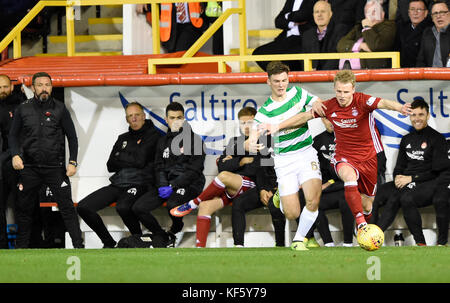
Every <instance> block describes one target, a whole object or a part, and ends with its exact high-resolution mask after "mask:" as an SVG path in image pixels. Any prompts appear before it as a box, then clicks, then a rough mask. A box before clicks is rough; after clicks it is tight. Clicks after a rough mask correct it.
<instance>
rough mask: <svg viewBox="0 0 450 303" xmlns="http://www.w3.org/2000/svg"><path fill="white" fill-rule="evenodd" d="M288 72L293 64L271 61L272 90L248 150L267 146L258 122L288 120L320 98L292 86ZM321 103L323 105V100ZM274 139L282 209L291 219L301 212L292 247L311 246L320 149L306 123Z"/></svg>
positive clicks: (269, 81)
mask: <svg viewBox="0 0 450 303" xmlns="http://www.w3.org/2000/svg"><path fill="white" fill-rule="evenodd" d="M288 73H289V67H288V66H286V65H284V64H282V63H281V62H277V61H275V62H271V63H269V64H268V65H267V74H268V79H267V84H268V85H269V86H270V88H271V90H272V94H271V96H270V97H269V99H268V100H267V101H266V102H265V103H264V105H263V106H262V107H261V108H260V109H259V110H258V113H257V114H256V116H255V119H254V120H255V122H256V123H255V125H254V127H253V129H252V132H251V134H250V137H249V140H247V141H246V146H245V148H246V150H249V151H251V152H256V151H259V150H261V148H263V147H264V146H263V144H261V143H259V144H258V143H257V142H258V137H259V132H258V131H257V125H258V124H264V123H270V124H273V123H274V122H279V121H284V120H287V119H289V118H291V117H293V116H295V115H296V114H298V113H300V112H305V111H309V110H311V109H313V107H314V106H313V105H314V104H315V102H316V101H317V100H319V98H318V97H317V96H314V95H311V94H310V93H308V92H307V91H306V90H305V89H303V88H300V87H298V86H294V87H291V88H289V89H288V88H287V87H288V84H289V78H288ZM318 104H319V105H320V102H319V103H318ZM314 108H315V107H314ZM273 139H274V143H273V144H274V145H273V151H274V168H275V172H276V175H277V181H278V186H279V187H278V190H279V193H280V197H281V205H280V209H281V211H282V212H283V213H284V215H285V217H286V218H287V219H289V220H295V219H297V218H298V217H299V216H300V219H299V224H298V228H297V232H296V234H295V236H294V239H293V242H292V245H291V248H292V249H294V250H308V248H306V245H305V243H304V242H303V240H304V238H305V236H306V234H307V233H308V231H309V229H310V228H311V226H312V225H313V224H314V222H315V221H316V218H317V215H318V207H319V201H320V195H321V193H322V177H321V172H320V164H319V160H318V158H317V152H316V150H315V149H314V148H313V147H312V143H313V140H312V136H311V133H310V131H309V129H308V124H304V125H301V126H300V127H294V128H290V129H284V130H281V131H280V132H277V133H274V134H273ZM300 186H301V187H302V188H303V192H304V194H305V200H306V206H305V207H304V209H303V211H302V212H301V211H300V201H299V198H298V190H299V187H300ZM300 212H301V214H300Z"/></svg>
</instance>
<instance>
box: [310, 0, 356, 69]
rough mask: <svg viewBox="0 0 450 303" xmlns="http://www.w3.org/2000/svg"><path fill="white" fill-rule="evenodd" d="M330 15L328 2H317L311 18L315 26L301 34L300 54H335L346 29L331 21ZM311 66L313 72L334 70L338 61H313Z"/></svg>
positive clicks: (337, 65)
mask: <svg viewBox="0 0 450 303" xmlns="http://www.w3.org/2000/svg"><path fill="white" fill-rule="evenodd" d="M332 15H333V12H332V11H331V5H330V4H329V3H328V2H325V1H317V2H316V4H314V9H313V17H314V22H315V23H316V26H314V27H311V28H309V29H308V30H306V31H305V32H304V33H303V35H302V44H301V45H302V53H337V50H336V46H337V43H338V42H339V40H340V39H341V38H342V37H343V36H345V34H346V33H347V31H346V29H347V27H346V26H345V25H343V24H336V23H335V22H334V21H331V20H333V19H332V18H331V17H332ZM330 21H331V22H330ZM312 64H313V69H315V70H334V69H338V67H339V60H314V61H313V63H312Z"/></svg>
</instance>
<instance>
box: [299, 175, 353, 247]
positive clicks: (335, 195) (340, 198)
mask: <svg viewBox="0 0 450 303" xmlns="http://www.w3.org/2000/svg"><path fill="white" fill-rule="evenodd" d="M337 187H338V185H337V184H336V183H335V184H331V185H330V186H328V187H327V188H326V189H325V190H324V191H323V192H322V196H321V197H320V202H319V214H318V216H317V219H316V222H315V223H314V225H313V226H312V227H311V229H310V230H309V232H308V234H307V235H306V237H307V238H311V237H313V236H314V230H315V229H316V228H317V231H318V232H319V234H320V237H321V238H322V240H323V243H324V244H327V243H333V238H332V236H331V232H330V227H329V223H328V218H327V216H326V215H325V212H326V211H327V210H331V209H339V210H340V212H341V220H342V229H343V233H344V243H352V242H353V227H354V219H353V214H352V212H351V210H350V207H348V204H347V201H346V200H345V194H344V190H343V189H340V190H336V188H337ZM299 194H300V201H301V202H300V204H301V207H302V208H303V207H304V206H305V197H304V194H303V191H302V190H300V191H299Z"/></svg>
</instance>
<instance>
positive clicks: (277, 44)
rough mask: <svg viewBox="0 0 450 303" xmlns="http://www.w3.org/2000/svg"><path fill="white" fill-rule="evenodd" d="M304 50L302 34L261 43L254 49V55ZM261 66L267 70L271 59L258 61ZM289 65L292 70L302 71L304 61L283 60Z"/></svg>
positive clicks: (295, 52)
mask: <svg viewBox="0 0 450 303" xmlns="http://www.w3.org/2000/svg"><path fill="white" fill-rule="evenodd" d="M301 52H302V39H301V38H300V36H290V37H287V38H278V39H276V40H274V41H272V42H269V43H267V44H264V45H261V46H259V47H257V48H255V50H254V51H253V55H275V54H297V53H298V54H300V53H301ZM256 63H257V64H258V65H259V67H261V68H262V69H263V70H267V64H269V63H270V61H257V62H256ZM283 63H284V64H286V65H287V66H289V69H290V70H291V71H302V70H303V61H300V60H295V61H283Z"/></svg>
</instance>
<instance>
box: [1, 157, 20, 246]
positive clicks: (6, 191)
mask: <svg viewBox="0 0 450 303" xmlns="http://www.w3.org/2000/svg"><path fill="white" fill-rule="evenodd" d="M1 170H2V179H0V248H8V238H7V234H6V224H7V222H6V209H7V208H8V202H9V201H11V205H12V206H15V204H16V202H15V201H16V199H17V172H16V171H15V170H14V168H13V167H12V164H11V160H9V161H7V162H4V163H3V165H2V166H1Z"/></svg>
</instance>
